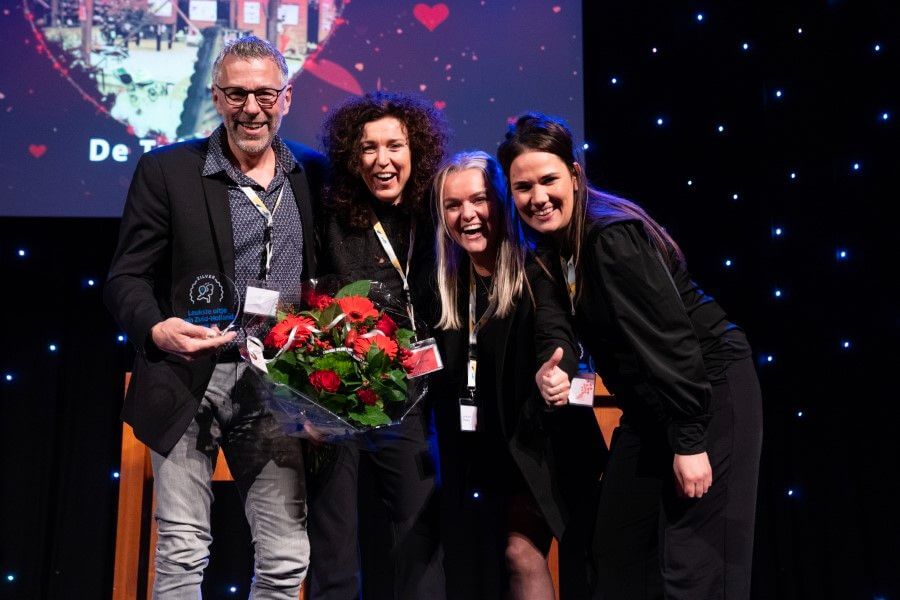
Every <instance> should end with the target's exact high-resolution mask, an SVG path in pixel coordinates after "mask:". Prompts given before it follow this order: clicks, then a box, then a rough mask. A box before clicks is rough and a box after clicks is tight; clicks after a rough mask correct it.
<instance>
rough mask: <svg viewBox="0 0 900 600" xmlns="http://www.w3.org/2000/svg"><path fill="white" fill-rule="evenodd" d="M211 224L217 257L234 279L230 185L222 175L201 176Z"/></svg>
mask: <svg viewBox="0 0 900 600" xmlns="http://www.w3.org/2000/svg"><path fill="white" fill-rule="evenodd" d="M201 179H202V181H203V194H204V195H205V197H206V209H207V211H208V213H209V224H210V228H211V229H212V232H213V239H214V240H215V246H216V254H217V255H218V256H217V257H216V258H217V259H218V261H219V264H220V265H222V270H223V272H224V273H225V275H226V277H228V278H229V279H231V280H232V281H234V232H233V230H232V228H231V207H230V206H229V204H228V187H227V186H226V185H225V180H224V179H223V178H222V177H221V176H220V175H211V176H204V177H201Z"/></svg>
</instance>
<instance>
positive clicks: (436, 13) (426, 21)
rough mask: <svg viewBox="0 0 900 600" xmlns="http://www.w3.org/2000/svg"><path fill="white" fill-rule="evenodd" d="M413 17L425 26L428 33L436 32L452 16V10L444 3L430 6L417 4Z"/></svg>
mask: <svg viewBox="0 0 900 600" xmlns="http://www.w3.org/2000/svg"><path fill="white" fill-rule="evenodd" d="M413 16H414V17H415V18H416V20H417V21H418V22H419V23H421V24H422V25H424V26H425V28H426V29H428V31H434V30H435V28H436V27H437V26H438V25H440V24H441V23H443V22H444V21H445V20H446V19H447V17H449V16H450V9H449V8H447V5H446V4H444V3H443V2H441V3H438V4H435V5H434V6H428V5H427V4H416V5H415V6H414V7H413Z"/></svg>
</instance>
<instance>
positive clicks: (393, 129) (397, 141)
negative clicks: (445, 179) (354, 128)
mask: <svg viewBox="0 0 900 600" xmlns="http://www.w3.org/2000/svg"><path fill="white" fill-rule="evenodd" d="M359 143H360V161H359V164H360V176H361V177H362V178H363V181H365V182H366V187H368V188H369V191H370V192H372V195H373V196H375V198H376V199H378V201H379V202H384V203H386V204H400V202H401V201H402V200H403V188H404V187H406V182H407V181H409V176H410V174H411V173H412V154H411V152H410V149H409V139H408V137H407V135H406V127H404V126H403V123H401V122H400V121H399V120H397V119H396V118H394V117H383V118H381V119H378V120H376V121H369V122H368V123H366V124H365V125H364V126H363V131H362V136H361V138H360V141H359Z"/></svg>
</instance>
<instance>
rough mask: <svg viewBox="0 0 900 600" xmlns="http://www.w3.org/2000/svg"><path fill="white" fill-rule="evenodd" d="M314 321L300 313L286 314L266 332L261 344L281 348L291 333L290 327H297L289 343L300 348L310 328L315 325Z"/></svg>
mask: <svg viewBox="0 0 900 600" xmlns="http://www.w3.org/2000/svg"><path fill="white" fill-rule="evenodd" d="M315 325H316V322H315V321H313V320H312V319H310V318H309V317H303V316H300V315H288V316H287V317H285V318H284V320H283V321H281V322H280V323H278V324H277V325H275V327H273V328H272V329H271V330H270V331H269V333H268V334H266V339H264V340H263V344H264V345H265V346H266V347H267V348H275V349H277V350H281V348H283V347H284V345H285V344H287V341H288V337H289V336H290V334H291V329H293V328H294V327H297V331H296V332H295V333H294V342H293V344H291V348H300V347H302V346H303V343H304V342H305V341H306V340H307V338H308V337H309V335H310V328H311V327H315Z"/></svg>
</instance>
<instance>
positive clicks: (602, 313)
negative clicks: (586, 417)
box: [535, 220, 750, 454]
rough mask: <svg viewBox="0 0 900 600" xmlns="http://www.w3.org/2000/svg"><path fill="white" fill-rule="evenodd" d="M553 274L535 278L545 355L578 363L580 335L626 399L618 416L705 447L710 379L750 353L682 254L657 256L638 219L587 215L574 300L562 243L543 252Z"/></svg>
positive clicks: (697, 448) (673, 441)
mask: <svg viewBox="0 0 900 600" xmlns="http://www.w3.org/2000/svg"><path fill="white" fill-rule="evenodd" d="M540 256H541V259H542V261H543V262H544V263H545V265H546V266H547V267H548V269H549V270H550V272H551V274H552V276H553V278H552V280H551V279H550V278H549V277H546V276H545V277H543V278H539V279H538V280H537V281H536V283H535V294H536V297H537V302H538V308H537V313H536V316H537V318H536V324H537V325H536V332H535V335H536V342H537V346H538V353H539V356H540V358H541V359H542V360H544V359H546V358H547V357H549V355H550V354H551V353H552V352H553V350H554V349H555V348H556V347H557V346H560V345H561V346H562V347H563V348H564V350H565V356H564V360H563V363H562V364H561V365H560V366H561V367H563V368H564V369H565V370H566V371H568V372H569V373H570V374H574V372H575V370H576V368H577V350H576V348H577V342H576V334H575V331H577V333H578V336H577V337H578V339H580V341H581V342H582V344H583V345H584V348H585V350H586V351H587V352H588V353H589V354H590V355H591V357H592V358H593V359H594V362H595V366H596V369H597V372H598V373H599V374H600V376H601V377H602V378H603V380H604V383H605V384H606V385H607V387H608V388H609V389H610V391H612V392H613V393H614V394H615V395H616V397H617V401H618V403H619V405H620V407H621V408H622V409H623V412H624V415H623V422H625V423H633V424H635V425H637V426H641V425H642V424H643V425H647V424H656V425H661V426H664V427H665V430H666V436H667V438H668V442H669V445H670V447H671V449H672V451H673V452H675V453H677V454H697V453H700V452H703V451H705V450H706V426H707V424H708V422H709V402H710V398H711V385H710V382H715V381H718V380H720V379H722V378H723V377H724V372H725V369H726V368H727V366H728V364H729V363H730V362H731V361H734V360H738V359H740V358H744V357H746V356H749V355H750V347H749V344H748V343H747V340H746V338H745V337H744V334H743V332H742V331H741V330H740V328H738V327H737V326H736V325H734V324H733V323H731V322H730V321H729V320H728V317H727V316H726V315H725V312H724V311H723V310H722V309H721V307H720V306H719V305H718V304H717V303H716V302H715V300H713V298H711V297H710V296H708V295H706V294H705V293H704V292H703V290H701V289H700V288H699V287H698V286H697V284H696V283H694V282H693V281H692V280H691V278H690V275H689V274H688V272H687V269H686V268H685V265H684V263H683V261H680V260H678V259H676V258H674V256H671V255H670V256H668V257H666V259H665V260H666V263H668V264H671V265H674V266H672V267H669V266H668V264H665V263H664V259H663V257H662V256H661V255H660V254H659V253H658V252H657V251H656V249H655V247H654V246H652V245H651V242H650V241H649V239H648V237H647V234H646V233H645V231H644V227H643V224H642V223H641V222H640V221H636V220H619V221H613V222H610V221H595V222H593V223H591V224H589V226H588V228H587V231H586V233H585V238H584V241H583V246H582V250H581V257H580V261H581V268H582V273H583V277H582V283H581V287H582V289H580V290H579V294H578V296H577V298H576V302H575V317H574V327H575V331H573V329H572V322H571V320H570V319H569V318H568V313H569V307H570V306H571V305H570V300H569V296H568V293H567V291H566V289H565V285H564V281H565V279H564V277H563V273H562V267H561V265H560V260H559V255H558V253H556V252H554V251H552V250H549V251H548V250H544V251H542V252H540Z"/></svg>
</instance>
